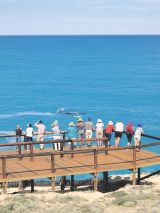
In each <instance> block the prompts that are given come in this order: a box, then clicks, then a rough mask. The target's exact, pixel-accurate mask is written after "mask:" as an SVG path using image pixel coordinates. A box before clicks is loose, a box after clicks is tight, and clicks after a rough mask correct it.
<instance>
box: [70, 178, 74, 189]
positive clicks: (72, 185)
mask: <svg viewBox="0 0 160 213" xmlns="http://www.w3.org/2000/svg"><path fill="white" fill-rule="evenodd" d="M70 190H71V192H73V191H74V175H71V187H70Z"/></svg>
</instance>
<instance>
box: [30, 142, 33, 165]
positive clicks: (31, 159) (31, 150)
mask: <svg viewBox="0 0 160 213" xmlns="http://www.w3.org/2000/svg"><path fill="white" fill-rule="evenodd" d="M30 154H33V143H32V142H30ZM30 161H33V156H31V157H30Z"/></svg>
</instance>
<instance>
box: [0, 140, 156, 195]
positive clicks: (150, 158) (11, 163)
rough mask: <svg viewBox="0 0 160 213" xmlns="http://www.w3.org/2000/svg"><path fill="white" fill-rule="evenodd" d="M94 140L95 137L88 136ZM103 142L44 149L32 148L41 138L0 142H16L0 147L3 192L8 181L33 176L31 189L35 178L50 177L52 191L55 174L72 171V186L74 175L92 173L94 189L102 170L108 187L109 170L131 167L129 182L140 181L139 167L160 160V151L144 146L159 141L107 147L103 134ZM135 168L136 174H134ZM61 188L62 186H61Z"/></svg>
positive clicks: (129, 168)
mask: <svg viewBox="0 0 160 213" xmlns="http://www.w3.org/2000/svg"><path fill="white" fill-rule="evenodd" d="M90 140H91V141H96V140H97V139H90ZM103 140H104V143H105V146H104V145H103V146H102V147H96V146H92V147H82V148H80V147H78V148H75V149H74V150H73V146H72V150H67V149H68V147H65V148H64V150H62V151H55V150H53V148H45V149H44V150H39V149H33V146H34V144H40V143H42V142H33V143H30V142H21V143H10V144H0V147H4V146H15V147H16V146H17V145H19V146H18V149H19V150H18V152H16V150H15V151H14V150H0V183H2V184H3V191H4V192H6V189H7V183H8V182H15V181H22V180H32V181H31V189H32V191H33V190H34V179H36V178H51V180H52V190H53V191H55V180H56V177H58V176H61V177H64V176H69V175H71V189H74V175H79V174H92V175H93V180H94V190H95V191H96V190H97V187H98V179H97V178H98V173H99V172H103V182H104V186H105V187H107V182H108V171H116V170H131V171H132V172H133V178H132V182H133V184H136V180H137V179H138V182H140V168H142V167H145V166H151V165H157V164H160V154H157V153H154V152H151V151H148V150H145V147H151V146H159V145H160V142H156V143H150V144H146V145H142V146H140V147H141V151H140V152H136V147H135V146H132V147H118V148H115V147H107V144H108V143H107V141H106V139H105V138H103ZM69 141H71V142H72V144H73V142H74V141H79V142H80V141H81V140H65V141H64V140H60V141H52V140H51V141H46V142H43V143H45V144H54V143H57V142H60V143H61V144H64V143H65V142H69ZM26 145H30V150H29V152H28V151H26V150H23V151H22V150H21V146H26ZM137 172H138V177H137ZM61 188H62V189H63V187H61Z"/></svg>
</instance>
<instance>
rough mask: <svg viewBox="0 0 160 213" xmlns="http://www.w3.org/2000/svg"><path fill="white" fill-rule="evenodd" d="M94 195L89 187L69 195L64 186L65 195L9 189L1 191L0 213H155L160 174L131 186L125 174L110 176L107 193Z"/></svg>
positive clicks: (38, 189) (44, 190) (159, 209)
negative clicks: (4, 191)
mask: <svg viewBox="0 0 160 213" xmlns="http://www.w3.org/2000/svg"><path fill="white" fill-rule="evenodd" d="M99 189H100V191H101V192H93V191H92V189H91V187H88V186H85V187H83V186H81V187H77V188H76V190H75V191H74V192H70V190H69V187H66V189H65V190H64V192H61V191H60V187H56V192H52V191H51V187H35V192H34V193H30V187H27V188H25V189H24V191H21V192H20V191H19V190H18V189H17V188H9V189H8V190H7V194H4V193H3V192H2V189H0V213H10V212H14V213H20V212H35V213H41V212H46V213H51V212H53V213H54V212H55V213H67V212H71V213H72V212H76V213H78V212H82V213H83V212H86V213H90V212H93V213H101V212H109V211H110V212H112V213H114V212H116V213H117V212H118V213H119V212H120V213H121V212H124V211H126V213H135V212H138V213H142V212H145V213H152V212H153V213H158V212H160V202H159V197H160V175H155V176H152V177H150V178H148V179H145V180H143V181H142V182H141V185H137V186H132V185H131V177H130V176H128V175H121V176H112V178H111V179H110V180H109V184H108V190H107V192H105V193H104V192H103V188H102V187H100V188H99Z"/></svg>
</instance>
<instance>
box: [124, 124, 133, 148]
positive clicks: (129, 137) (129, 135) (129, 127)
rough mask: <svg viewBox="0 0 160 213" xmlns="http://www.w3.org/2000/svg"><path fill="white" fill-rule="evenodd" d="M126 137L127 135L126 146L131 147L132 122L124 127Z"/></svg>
mask: <svg viewBox="0 0 160 213" xmlns="http://www.w3.org/2000/svg"><path fill="white" fill-rule="evenodd" d="M126 135H127V140H128V143H127V146H131V141H132V138H133V135H134V127H133V124H132V122H128V124H127V126H126Z"/></svg>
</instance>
